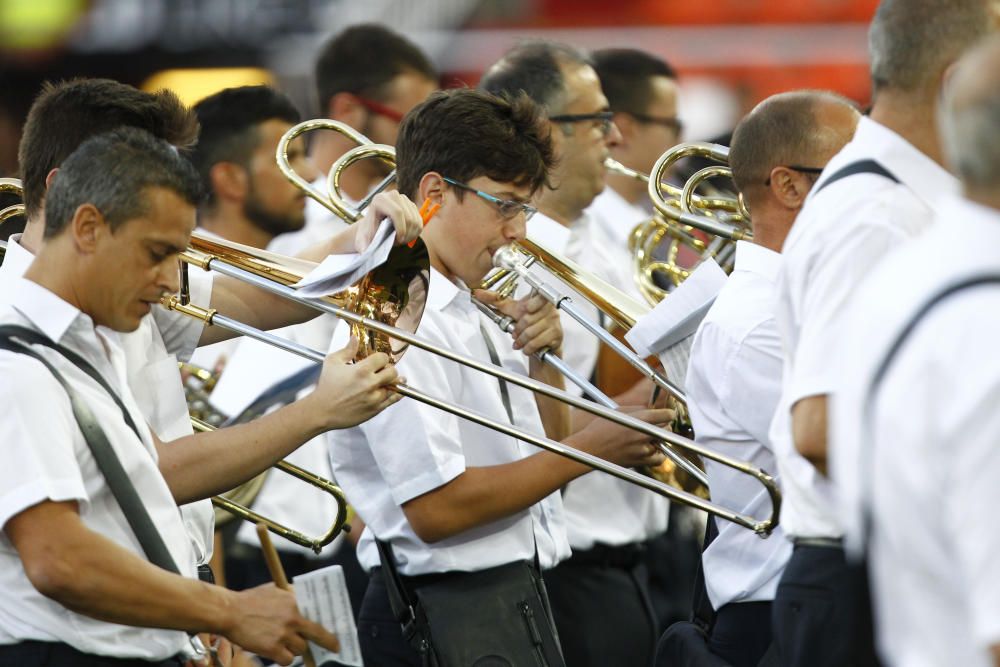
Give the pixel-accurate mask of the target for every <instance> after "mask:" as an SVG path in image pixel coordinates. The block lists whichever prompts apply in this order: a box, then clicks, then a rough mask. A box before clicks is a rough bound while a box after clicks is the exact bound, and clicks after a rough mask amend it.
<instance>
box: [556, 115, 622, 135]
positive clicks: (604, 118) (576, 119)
mask: <svg viewBox="0 0 1000 667" xmlns="http://www.w3.org/2000/svg"><path fill="white" fill-rule="evenodd" d="M614 116H615V114H614V112H613V111H595V112H594V113H564V114H559V115H557V116H549V120H550V121H552V122H553V123H585V122H587V121H592V122H596V123H598V125H597V127H599V128H600V130H601V134H602V135H603V136H605V137H606V136H608V133H609V132H611V122H612V118H614Z"/></svg>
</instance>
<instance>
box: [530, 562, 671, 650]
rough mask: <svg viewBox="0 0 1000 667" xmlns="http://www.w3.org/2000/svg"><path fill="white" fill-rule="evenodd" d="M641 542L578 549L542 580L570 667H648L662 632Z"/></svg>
mask: <svg viewBox="0 0 1000 667" xmlns="http://www.w3.org/2000/svg"><path fill="white" fill-rule="evenodd" d="M643 551H644V549H643V547H642V545H628V546H627V547H616V548H612V547H605V546H602V545H598V546H597V547H596V548H594V549H591V550H588V551H579V552H576V553H574V554H573V556H572V557H571V558H569V559H568V560H566V561H564V562H562V563H560V564H559V565H557V566H556V567H554V568H552V569H551V570H546V571H545V573H544V575H543V578H544V579H545V586H546V588H547V590H548V592H549V601H550V602H551V604H552V615H553V617H554V618H555V622H556V629H557V630H558V632H559V643H560V644H561V645H562V649H563V655H564V656H565V657H566V665H567V667H588V666H590V665H593V666H594V667H607V666H608V665H622V666H628V667H632V666H634V667H647V666H648V665H651V664H652V661H653V650H654V648H655V645H656V639H657V636H658V635H659V630H658V624H657V622H656V615H655V614H654V612H653V609H652V603H651V602H650V599H649V572H648V570H647V568H646V564H645V562H644V561H643Z"/></svg>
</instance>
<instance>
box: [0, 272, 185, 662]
mask: <svg viewBox="0 0 1000 667" xmlns="http://www.w3.org/2000/svg"><path fill="white" fill-rule="evenodd" d="M12 288H13V289H12V292H13V297H12V300H11V302H10V303H9V304H7V305H4V306H2V307H0V323H3V324H19V325H22V326H30V327H32V328H35V329H37V330H39V331H41V332H42V333H43V334H45V335H46V336H48V337H49V338H51V339H52V340H53V341H55V342H57V343H60V344H61V345H64V346H66V347H68V348H70V349H72V350H73V351H75V352H77V353H78V354H81V355H82V356H83V357H84V358H85V359H86V360H87V361H88V362H90V363H91V364H92V365H93V366H94V367H95V368H96V369H97V370H98V372H100V373H101V375H102V376H103V377H104V378H105V379H106V380H107V381H108V383H109V384H110V385H111V387H112V388H113V389H114V390H115V392H116V393H117V394H118V396H119V397H120V398H121V400H122V402H123V403H124V405H125V407H126V408H127V409H128V411H129V413H130V414H131V416H132V418H133V421H134V422H135V423H136V426H137V427H138V429H139V433H140V435H141V437H142V439H141V441H140V440H139V439H137V438H136V435H135V433H134V432H133V431H132V429H131V428H130V427H129V426H128V425H127V424H126V422H125V420H124V418H123V417H122V413H121V410H120V409H119V408H118V405H117V404H116V403H115V401H114V399H113V398H112V397H111V396H110V395H109V394H108V393H107V392H106V391H105V390H104V389H103V388H102V387H101V386H100V385H99V384H98V383H97V382H95V381H93V380H92V379H90V377H89V376H87V375H86V373H84V372H83V371H82V370H80V369H79V368H77V367H76V366H75V365H74V364H73V363H72V362H70V361H68V360H66V359H65V357H63V356H62V355H61V354H59V353H58V352H55V351H53V350H50V349H48V348H44V347H41V346H38V347H37V348H36V351H38V352H39V353H40V354H42V355H43V356H45V358H46V359H47V360H48V361H49V362H50V363H52V364H53V365H54V366H55V367H56V368H57V369H58V370H59V372H60V373H61V374H62V375H63V377H64V378H65V379H66V381H67V382H68V383H69V384H70V386H72V387H73V389H74V390H75V391H77V392H78V393H79V395H80V397H81V399H82V400H83V401H85V402H86V403H87V405H88V406H89V407H90V409H91V410H92V411H93V412H94V416H95V417H96V418H97V420H98V421H99V423H100V424H101V426H102V428H103V429H104V432H105V435H106V436H107V438H108V441H109V442H110V444H111V446H112V447H113V448H114V450H115V453H116V454H117V455H118V458H119V460H120V461H121V463H122V466H123V467H124V469H125V472H126V473H127V474H128V476H129V479H130V480H131V481H132V483H133V484H134V485H135V487H136V489H137V490H138V491H139V493H140V496H141V498H142V502H143V504H144V505H145V507H146V509H147V511H148V512H149V515H150V518H151V519H152V521H153V524H154V525H155V526H156V527H157V529H158V530H159V532H160V534H161V535H162V536H163V541H164V542H165V543H166V545H167V548H168V549H169V551H170V554H171V555H172V556H173V558H174V561H175V562H176V563H177V566H178V568H179V569H180V571H181V573H182V574H184V575H186V576H189V577H194V576H195V560H194V554H193V553H192V550H191V543H190V541H189V539H188V537H187V534H186V531H185V527H184V524H183V523H182V521H181V517H180V513H179V512H178V511H177V505H176V504H175V503H174V499H173V496H172V495H171V493H170V489H169V488H168V487H167V483H166V480H164V479H163V475H162V474H160V471H159V468H157V464H156V461H157V458H156V449H155V447H154V445H153V441H152V437H151V436H150V433H149V429H148V428H147V426H146V422H145V419H144V418H143V414H142V411H141V410H140V409H139V406H138V404H137V401H136V399H135V398H134V397H133V396H132V392H131V391H130V389H129V384H128V377H127V361H126V357H125V351H124V349H123V348H122V346H121V344H120V341H119V338H118V336H117V334H116V333H115V332H113V331H110V330H108V329H105V328H104V327H96V328H95V326H94V323H93V320H91V319H90V317H88V316H86V315H84V314H83V313H81V312H80V311H79V310H77V309H76V308H75V307H73V306H71V305H70V304H68V303H66V302H65V301H63V300H62V299H60V298H59V297H57V296H56V295H55V294H53V293H52V292H50V291H48V290H47V289H45V288H43V287H41V286H40V285H38V284H37V283H33V282H30V281H28V280H25V279H23V278H22V279H20V280H18V281H17V282H16V283H15V284H14V285H13V286H12ZM0 378H3V382H0V401H2V404H3V405H4V408H5V410H6V411H7V412H6V416H5V417H4V419H3V420H0V442H2V443H4V447H5V448H6V452H7V454H6V461H5V465H3V466H0V526H5V525H6V524H7V522H8V521H9V520H10V519H12V518H13V517H15V516H17V515H19V514H20V513H22V512H23V511H24V510H26V509H28V508H30V507H32V506H34V505H37V504H38V503H40V502H44V501H53V502H64V501H76V502H77V503H78V507H79V512H80V519H81V520H82V521H83V523H84V525H85V526H86V527H87V528H89V529H90V530H92V531H94V532H96V533H100V534H101V535H103V536H104V537H106V538H108V539H110V540H113V541H114V542H115V543H116V544H118V545H119V546H121V547H124V548H125V549H128V550H129V551H131V552H133V553H135V554H137V555H139V556H140V557H142V558H145V556H144V555H143V551H142V547H141V546H140V545H139V542H138V540H137V539H136V537H135V534H134V533H133V532H132V530H131V529H130V528H129V526H128V523H127V521H126V520H125V516H124V514H123V513H122V511H121V507H120V506H119V505H118V502H117V501H116V500H115V499H114V497H113V496H112V494H111V490H110V489H109V488H108V485H107V483H106V481H105V479H104V476H103V475H102V474H101V472H100V470H99V468H98V467H97V463H96V462H95V461H94V458H93V456H92V455H91V452H90V448H89V447H88V446H87V443H86V441H85V440H84V439H83V434H82V433H81V431H80V429H79V426H78V425H77V422H76V419H75V417H74V416H73V411H72V408H71V406H70V401H69V396H68V395H67V394H66V391H65V390H64V389H63V388H62V386H61V385H60V384H59V382H58V381H57V380H56V379H55V377H54V376H53V375H52V374H51V373H50V372H49V371H48V369H46V368H44V367H43V366H42V365H41V364H40V363H39V362H38V361H36V360H35V359H32V358H31V357H28V356H26V355H23V354H17V353H14V352H8V351H0ZM24 640H38V641H48V642H64V643H66V644H69V645H71V646H73V647H74V648H76V649H77V650H80V651H83V652H85V653H92V654H98V655H110V656H118V657H136V658H144V659H147V660H164V659H166V658H168V657H170V656H172V655H175V654H177V653H179V652H180V651H182V650H184V649H185V647H186V644H187V636H186V635H185V634H184V633H183V632H178V631H173V630H157V629H151V628H138V627H129V626H125V625H118V624H115V623H107V622H104V621H99V620H96V619H93V618H90V617H88V616H84V615H82V614H78V613H75V612H73V611H70V610H69V609H67V608H66V607H64V606H62V605H61V604H59V603H58V602H56V601H55V600H52V599H49V598H47V597H45V596H44V595H42V594H41V593H39V592H38V591H37V590H36V589H35V587H34V586H33V585H32V584H31V582H30V581H29V580H28V578H27V576H26V575H25V572H24V567H23V565H22V562H21V559H20V557H19V555H18V553H17V551H16V550H15V549H14V546H13V545H12V544H11V542H10V540H9V539H8V538H7V535H6V533H0V644H12V643H17V642H20V641H24Z"/></svg>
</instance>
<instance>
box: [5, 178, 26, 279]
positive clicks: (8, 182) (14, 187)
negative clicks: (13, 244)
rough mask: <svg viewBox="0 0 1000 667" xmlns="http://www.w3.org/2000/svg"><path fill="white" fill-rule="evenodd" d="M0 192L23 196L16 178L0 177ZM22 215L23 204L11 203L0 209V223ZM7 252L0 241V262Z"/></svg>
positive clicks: (19, 182) (22, 190)
mask: <svg viewBox="0 0 1000 667" xmlns="http://www.w3.org/2000/svg"><path fill="white" fill-rule="evenodd" d="M0 192H10V193H13V194H15V195H17V196H19V197H22V198H23V197H24V189H23V188H22V187H21V181H20V180H19V179H16V178H0ZM23 215H24V204H11V205H10V206H6V207H4V208H3V209H0V225H2V224H3V223H4V222H6V221H7V220H10V219H11V218H16V217H18V216H23ZM6 253H7V243H6V242H5V241H0V263H3V258H4V255H5V254H6Z"/></svg>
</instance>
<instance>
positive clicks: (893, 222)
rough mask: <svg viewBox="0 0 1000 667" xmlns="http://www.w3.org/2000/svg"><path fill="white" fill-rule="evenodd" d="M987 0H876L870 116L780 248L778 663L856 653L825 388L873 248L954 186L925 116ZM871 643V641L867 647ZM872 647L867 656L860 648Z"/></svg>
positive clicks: (911, 226)
mask: <svg viewBox="0 0 1000 667" xmlns="http://www.w3.org/2000/svg"><path fill="white" fill-rule="evenodd" d="M988 5H989V3H988V2H986V0H961V1H955V0H883V2H882V3H881V4H880V6H879V8H878V11H877V12H876V15H875V18H874V19H873V21H872V25H871V30H870V34H869V38H870V51H871V75H872V83H873V88H874V102H873V106H872V111H871V116H870V118H864V119H862V120H861V122H860V123H859V124H858V129H857V132H856V133H855V136H854V139H853V140H852V141H851V143H849V144H848V145H847V146H846V147H845V148H844V150H843V151H841V152H840V153H839V154H838V155H837V156H836V157H834V158H833V159H832V160H831V161H830V163H829V165H828V166H827V168H826V170H825V171H824V173H823V175H822V176H821V177H820V178H819V181H818V182H817V184H816V186H815V187H814V188H813V191H812V194H811V195H810V197H809V199H808V201H807V202H806V205H805V206H804V208H803V210H802V212H801V213H800V214H799V216H798V218H797V220H796V222H795V225H794V226H793V227H792V230H791V232H790V233H789V235H788V239H787V240H786V241H785V245H784V248H783V256H784V265H783V268H782V272H781V275H780V277H779V279H778V309H777V311H776V321H777V324H778V329H779V331H780V332H781V336H782V341H783V350H784V382H783V387H782V396H781V401H780V403H779V406H778V409H777V412H776V413H775V418H774V422H773V424H772V433H771V436H772V441H773V443H774V451H775V455H776V458H777V461H778V471H779V472H780V474H781V478H782V490H783V494H784V503H783V505H782V517H781V521H782V524H783V525H784V527H785V531H786V533H787V534H788V535H789V536H790V537H791V539H792V542H793V543H794V544H795V550H794V552H793V554H792V558H791V559H790V560H789V563H788V566H787V567H786V568H785V573H784V575H783V576H782V580H781V583H780V584H779V586H778V591H777V593H776V596H775V601H774V624H775V639H776V642H777V645H778V648H779V652H780V654H781V657H782V660H783V662H784V663H785V664H793V665H797V664H802V665H806V664H808V665H810V666H815V665H844V664H865V663H866V662H867V659H866V657H864V656H861V655H855V656H851V655H849V653H850V651H852V650H859V651H864V650H865V648H864V647H866V646H868V643H869V642H868V641H866V639H865V638H864V636H863V635H859V638H858V639H852V637H851V633H852V624H854V623H856V622H857V620H858V616H857V614H855V613H854V612H853V610H851V609H849V606H850V605H849V603H848V601H847V600H846V596H845V595H844V591H846V590H847V589H848V588H849V586H848V584H847V579H848V571H847V566H846V563H845V561H844V552H843V548H842V544H841V542H842V539H841V538H842V536H843V527H842V523H841V519H840V517H839V515H838V513H837V511H836V508H835V505H834V502H833V499H834V497H835V489H834V488H833V486H832V485H831V483H830V481H829V480H828V479H827V477H826V410H827V399H828V397H829V396H830V395H831V394H832V393H834V392H835V391H836V388H837V386H838V381H839V378H840V370H841V369H840V365H839V364H837V363H834V361H833V358H834V352H835V351H836V350H837V348H838V345H840V344H841V342H842V338H843V326H844V322H845V316H846V313H847V312H848V311H849V306H850V304H851V302H852V301H853V300H855V299H856V297H857V295H858V293H859V292H860V290H861V288H862V286H863V284H864V281H865V280H866V279H867V277H868V276H869V274H870V272H871V270H872V268H873V267H875V266H876V265H877V264H878V263H879V262H880V261H881V260H882V258H883V257H884V256H885V255H886V254H887V253H888V252H890V251H891V250H893V249H895V248H896V247H897V246H898V245H900V244H901V243H902V242H903V241H905V240H907V239H909V238H912V237H913V236H915V235H916V234H918V233H919V232H920V231H921V230H923V229H925V228H926V227H927V226H928V225H929V224H930V222H931V220H932V219H933V217H934V212H935V206H936V204H937V202H938V197H939V195H941V194H942V193H944V192H951V191H954V190H956V189H957V182H956V181H955V179H954V178H953V177H952V176H950V175H949V174H948V172H947V171H945V169H944V168H943V167H942V166H941V162H942V157H941V149H940V144H939V140H938V133H937V129H936V127H935V125H934V117H935V111H936V106H937V102H938V100H939V98H940V91H941V87H942V84H943V82H944V78H945V72H946V70H947V69H948V68H949V67H950V66H951V65H952V64H953V63H954V62H955V61H956V60H957V59H958V58H959V57H960V55H961V54H962V52H963V51H964V50H965V49H966V48H967V46H968V45H969V44H971V43H973V42H974V41H975V40H977V39H979V38H980V37H982V36H983V35H984V34H986V33H987V32H988V31H989V30H991V26H992V20H991V16H990V12H989V9H988ZM868 652H869V653H870V648H868ZM869 657H870V656H869Z"/></svg>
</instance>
